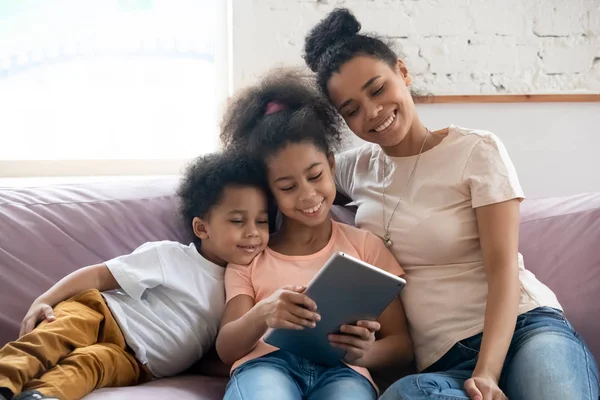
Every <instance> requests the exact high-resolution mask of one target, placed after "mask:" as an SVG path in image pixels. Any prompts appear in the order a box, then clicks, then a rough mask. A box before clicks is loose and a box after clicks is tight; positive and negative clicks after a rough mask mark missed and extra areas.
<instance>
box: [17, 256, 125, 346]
mask: <svg viewBox="0 0 600 400" xmlns="http://www.w3.org/2000/svg"><path fill="white" fill-rule="evenodd" d="M118 288H119V284H118V283H117V281H116V280H115V277H114V276H113V274H112V273H111V272H110V270H109V269H108V267H107V266H106V265H105V264H97V265H91V266H89V267H85V268H81V269H79V270H77V271H75V272H72V273H70V274H69V275H67V276H65V277H64V278H63V279H61V280H60V281H58V282H57V283H56V284H55V285H54V286H52V287H51V288H50V289H48V290H47V291H46V292H45V293H43V294H42V295H41V296H40V297H38V298H37V299H36V300H35V301H34V302H33V304H32V305H31V307H30V308H29V311H28V312H27V315H26V316H25V318H24V319H23V323H22V324H21V332H20V335H19V336H22V335H24V334H26V333H29V332H31V331H32V330H33V328H34V327H35V325H36V323H37V322H38V321H40V320H41V319H44V318H46V319H47V320H48V321H53V320H54V315H53V313H52V307H54V306H55V305H56V304H58V303H60V302H61V301H63V300H66V299H68V298H70V297H72V296H74V295H76V294H77V293H80V292H83V291H85V290H88V289H98V290H100V291H106V290H112V289H118Z"/></svg>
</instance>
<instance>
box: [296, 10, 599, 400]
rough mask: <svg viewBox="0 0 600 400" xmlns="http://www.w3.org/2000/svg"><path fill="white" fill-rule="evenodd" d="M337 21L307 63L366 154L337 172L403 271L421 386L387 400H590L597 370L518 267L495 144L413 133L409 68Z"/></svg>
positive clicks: (551, 302)
mask: <svg viewBox="0 0 600 400" xmlns="http://www.w3.org/2000/svg"><path fill="white" fill-rule="evenodd" d="M359 30H360V24H359V22H358V21H357V20H356V19H355V17H354V16H353V15H352V14H351V13H350V12H349V11H348V10H345V9H337V10H334V11H333V12H332V13H331V14H329V15H328V16H327V17H326V18H325V19H324V20H323V21H321V22H320V23H319V24H318V25H316V26H315V27H314V28H313V29H312V31H311V32H310V33H309V34H308V36H307V37H306V42H305V55H304V58H305V60H306V62H307V64H308V66H309V67H310V68H311V69H312V70H313V71H315V72H316V73H317V81H318V84H319V87H320V89H321V90H322V92H323V93H324V94H325V95H326V96H327V97H328V98H329V100H330V102H331V104H332V105H333V106H334V107H335V108H336V109H337V110H338V112H339V114H340V115H341V116H342V117H343V118H344V120H345V121H346V123H347V125H348V127H349V128H350V129H351V130H352V131H353V132H354V134H356V135H357V136H358V137H360V138H361V139H364V140H365V141H367V142H370V143H369V144H366V145H365V146H363V147H360V148H358V149H354V150H351V151H349V152H347V153H344V154H342V155H340V156H339V157H338V159H337V168H336V180H337V184H338V188H339V189H340V190H341V191H342V192H343V193H345V194H346V195H348V196H349V197H350V198H351V199H352V200H353V201H354V203H355V204H356V205H357V206H358V212H357V214H356V223H357V226H359V227H362V228H366V229H368V230H370V231H371V232H373V233H375V234H377V235H378V236H380V237H381V238H383V239H384V241H385V242H386V244H387V245H388V247H389V248H390V249H391V250H392V252H393V254H394V255H395V257H396V259H397V260H398V261H399V262H400V263H401V264H402V265H403V267H404V269H405V271H406V274H407V277H408V278H407V281H408V285H407V287H406V290H404V291H403V293H402V300H403V304H404V306H405V307H406V315H407V317H408V321H409V324H410V327H411V335H412V338H413V341H414V344H415V358H416V362H417V367H418V369H419V370H420V371H422V372H423V373H422V374H420V375H414V376H408V377H405V378H403V379H401V380H400V381H398V382H396V383H395V384H394V385H393V386H392V387H391V388H389V389H388V390H387V391H386V393H384V395H383V396H382V398H383V399H385V400H390V399H469V398H471V399H485V400H488V399H490V400H491V399H501V398H502V399H503V398H506V397H505V396H508V397H509V398H510V399H528V400H535V399H544V400H552V399H557V400H562V399H590V400H597V399H598V370H597V367H596V365H595V363H594V360H593V357H592V355H591V353H590V351H589V350H588V348H587V347H586V346H585V344H584V343H583V341H582V340H581V338H580V337H579V336H578V335H577V334H576V333H575V332H574V331H573V328H572V326H571V325H570V324H569V322H568V321H567V320H566V319H565V317H564V315H563V313H562V311H561V306H560V304H559V302H558V301H557V299H556V297H555V296H554V294H553V293H552V291H551V290H550V289H548V288H547V287H546V286H545V285H543V284H542V283H541V282H539V281H538V280H537V279H536V278H535V277H534V275H533V274H531V273H530V272H528V271H527V270H525V268H524V265H523V259H522V257H521V256H520V255H519V254H518V229H519V203H520V201H521V200H522V199H523V192H522V190H521V187H520V186H519V182H518V179H517V175H516V173H515V170H514V168H513V165H512V163H511V161H510V159H509V157H508V155H507V153H506V150H505V148H504V146H503V145H502V143H501V142H500V140H499V139H498V138H497V137H496V136H495V135H493V134H492V133H490V132H486V131H479V130H472V129H465V128H460V127H457V126H453V125H450V126H449V127H447V128H444V129H441V130H439V131H435V132H430V131H429V130H428V129H427V128H426V127H425V126H424V125H423V124H422V123H421V121H420V120H419V116H418V115H417V111H416V108H415V105H414V103H413V100H412V98H411V94H410V91H409V87H410V84H411V76H410V74H409V73H408V70H407V68H406V66H405V64H404V62H403V61H402V60H400V59H398V57H397V56H396V54H395V53H394V52H393V51H392V50H391V49H390V48H389V47H388V46H387V45H386V44H385V43H383V42H382V41H381V40H379V39H377V38H375V37H372V36H367V35H362V34H359V33H358V32H359Z"/></svg>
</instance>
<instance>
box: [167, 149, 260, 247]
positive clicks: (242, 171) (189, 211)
mask: <svg viewBox="0 0 600 400" xmlns="http://www.w3.org/2000/svg"><path fill="white" fill-rule="evenodd" d="M264 176H265V173H264V171H263V170H262V164H261V163H260V162H258V161H256V160H255V159H253V158H252V157H249V156H247V155H244V154H240V153H236V152H233V151H227V152H221V153H211V154H207V155H204V156H200V157H198V158H196V159H195V160H194V161H192V162H191V163H190V164H189V165H188V166H187V168H186V170H185V172H184V174H183V177H182V179H181V182H180V183H179V187H178V188H177V195H178V196H179V207H178V211H179V216H180V218H181V220H182V221H183V224H184V226H185V228H186V230H187V234H188V236H189V238H190V240H192V241H193V242H194V243H196V245H199V244H200V238H198V237H197V236H196V235H195V234H194V230H193V228H192V221H193V220H194V218H195V217H199V218H207V217H208V216H209V214H210V211H211V209H212V208H213V207H214V206H215V205H217V204H219V203H220V202H221V200H222V199H223V192H224V191H225V188H226V187H228V186H242V187H255V188H258V189H261V190H264V191H265V193H266V194H268V188H267V183H266V181H265V178H264Z"/></svg>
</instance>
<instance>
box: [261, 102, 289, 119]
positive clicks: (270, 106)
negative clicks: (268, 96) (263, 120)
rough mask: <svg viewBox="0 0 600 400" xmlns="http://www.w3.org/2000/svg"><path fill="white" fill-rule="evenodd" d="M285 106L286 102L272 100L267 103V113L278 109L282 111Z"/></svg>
mask: <svg viewBox="0 0 600 400" xmlns="http://www.w3.org/2000/svg"><path fill="white" fill-rule="evenodd" d="M284 108H285V104H283V103H280V102H278V101H277V100H272V101H270V102H269V103H268V104H267V109H266V110H265V115H270V114H274V113H276V112H278V111H281V110H283V109H284Z"/></svg>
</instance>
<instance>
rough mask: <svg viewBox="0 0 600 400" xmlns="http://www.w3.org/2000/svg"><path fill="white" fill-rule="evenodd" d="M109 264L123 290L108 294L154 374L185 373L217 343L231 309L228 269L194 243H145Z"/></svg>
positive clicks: (129, 340)
mask: <svg viewBox="0 0 600 400" xmlns="http://www.w3.org/2000/svg"><path fill="white" fill-rule="evenodd" d="M105 264H106V265H107V266H108V269H109V270H110V271H111V272H112V274H113V275H114V277H115V279H116V280H117V282H118V283H119V285H120V286H121V288H122V290H115V291H110V292H104V293H103V295H104V298H105V299H106V303H107V304H108V306H109V308H110V309H111V311H112V313H113V315H114V317H115V319H116V320H117V323H118V324H119V327H120V328H121V330H122V332H123V335H124V336H125V340H126V341H127V344H128V345H129V346H130V347H131V348H132V349H133V351H134V352H135V355H136V357H137V359H138V360H139V361H140V362H141V363H142V364H146V366H147V367H148V368H149V369H150V371H151V372H152V374H153V375H154V376H156V377H165V376H172V375H175V374H177V373H179V372H182V371H184V370H185V369H187V368H188V367H190V366H191V365H192V364H193V363H194V362H196V361H197V360H199V359H200V358H201V357H202V355H203V354H204V353H205V352H206V351H207V350H208V349H210V347H211V346H212V345H213V344H214V341H215V338H216V336H217V332H218V328H219V324H220V322H221V315H222V313H223V310H224V308H225V289H224V282H223V279H224V276H225V268H222V267H220V266H218V265H216V264H214V263H212V262H210V261H208V260H206V259H205V258H204V257H202V256H201V255H200V253H198V250H197V249H196V246H195V245H194V244H190V245H189V246H186V245H183V244H181V243H176V242H169V241H163V242H150V243H145V244H143V245H142V246H140V247H139V248H137V249H136V250H135V251H134V252H133V253H131V254H128V255H124V256H121V257H117V258H114V259H112V260H110V261H107V262H106V263H105Z"/></svg>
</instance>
